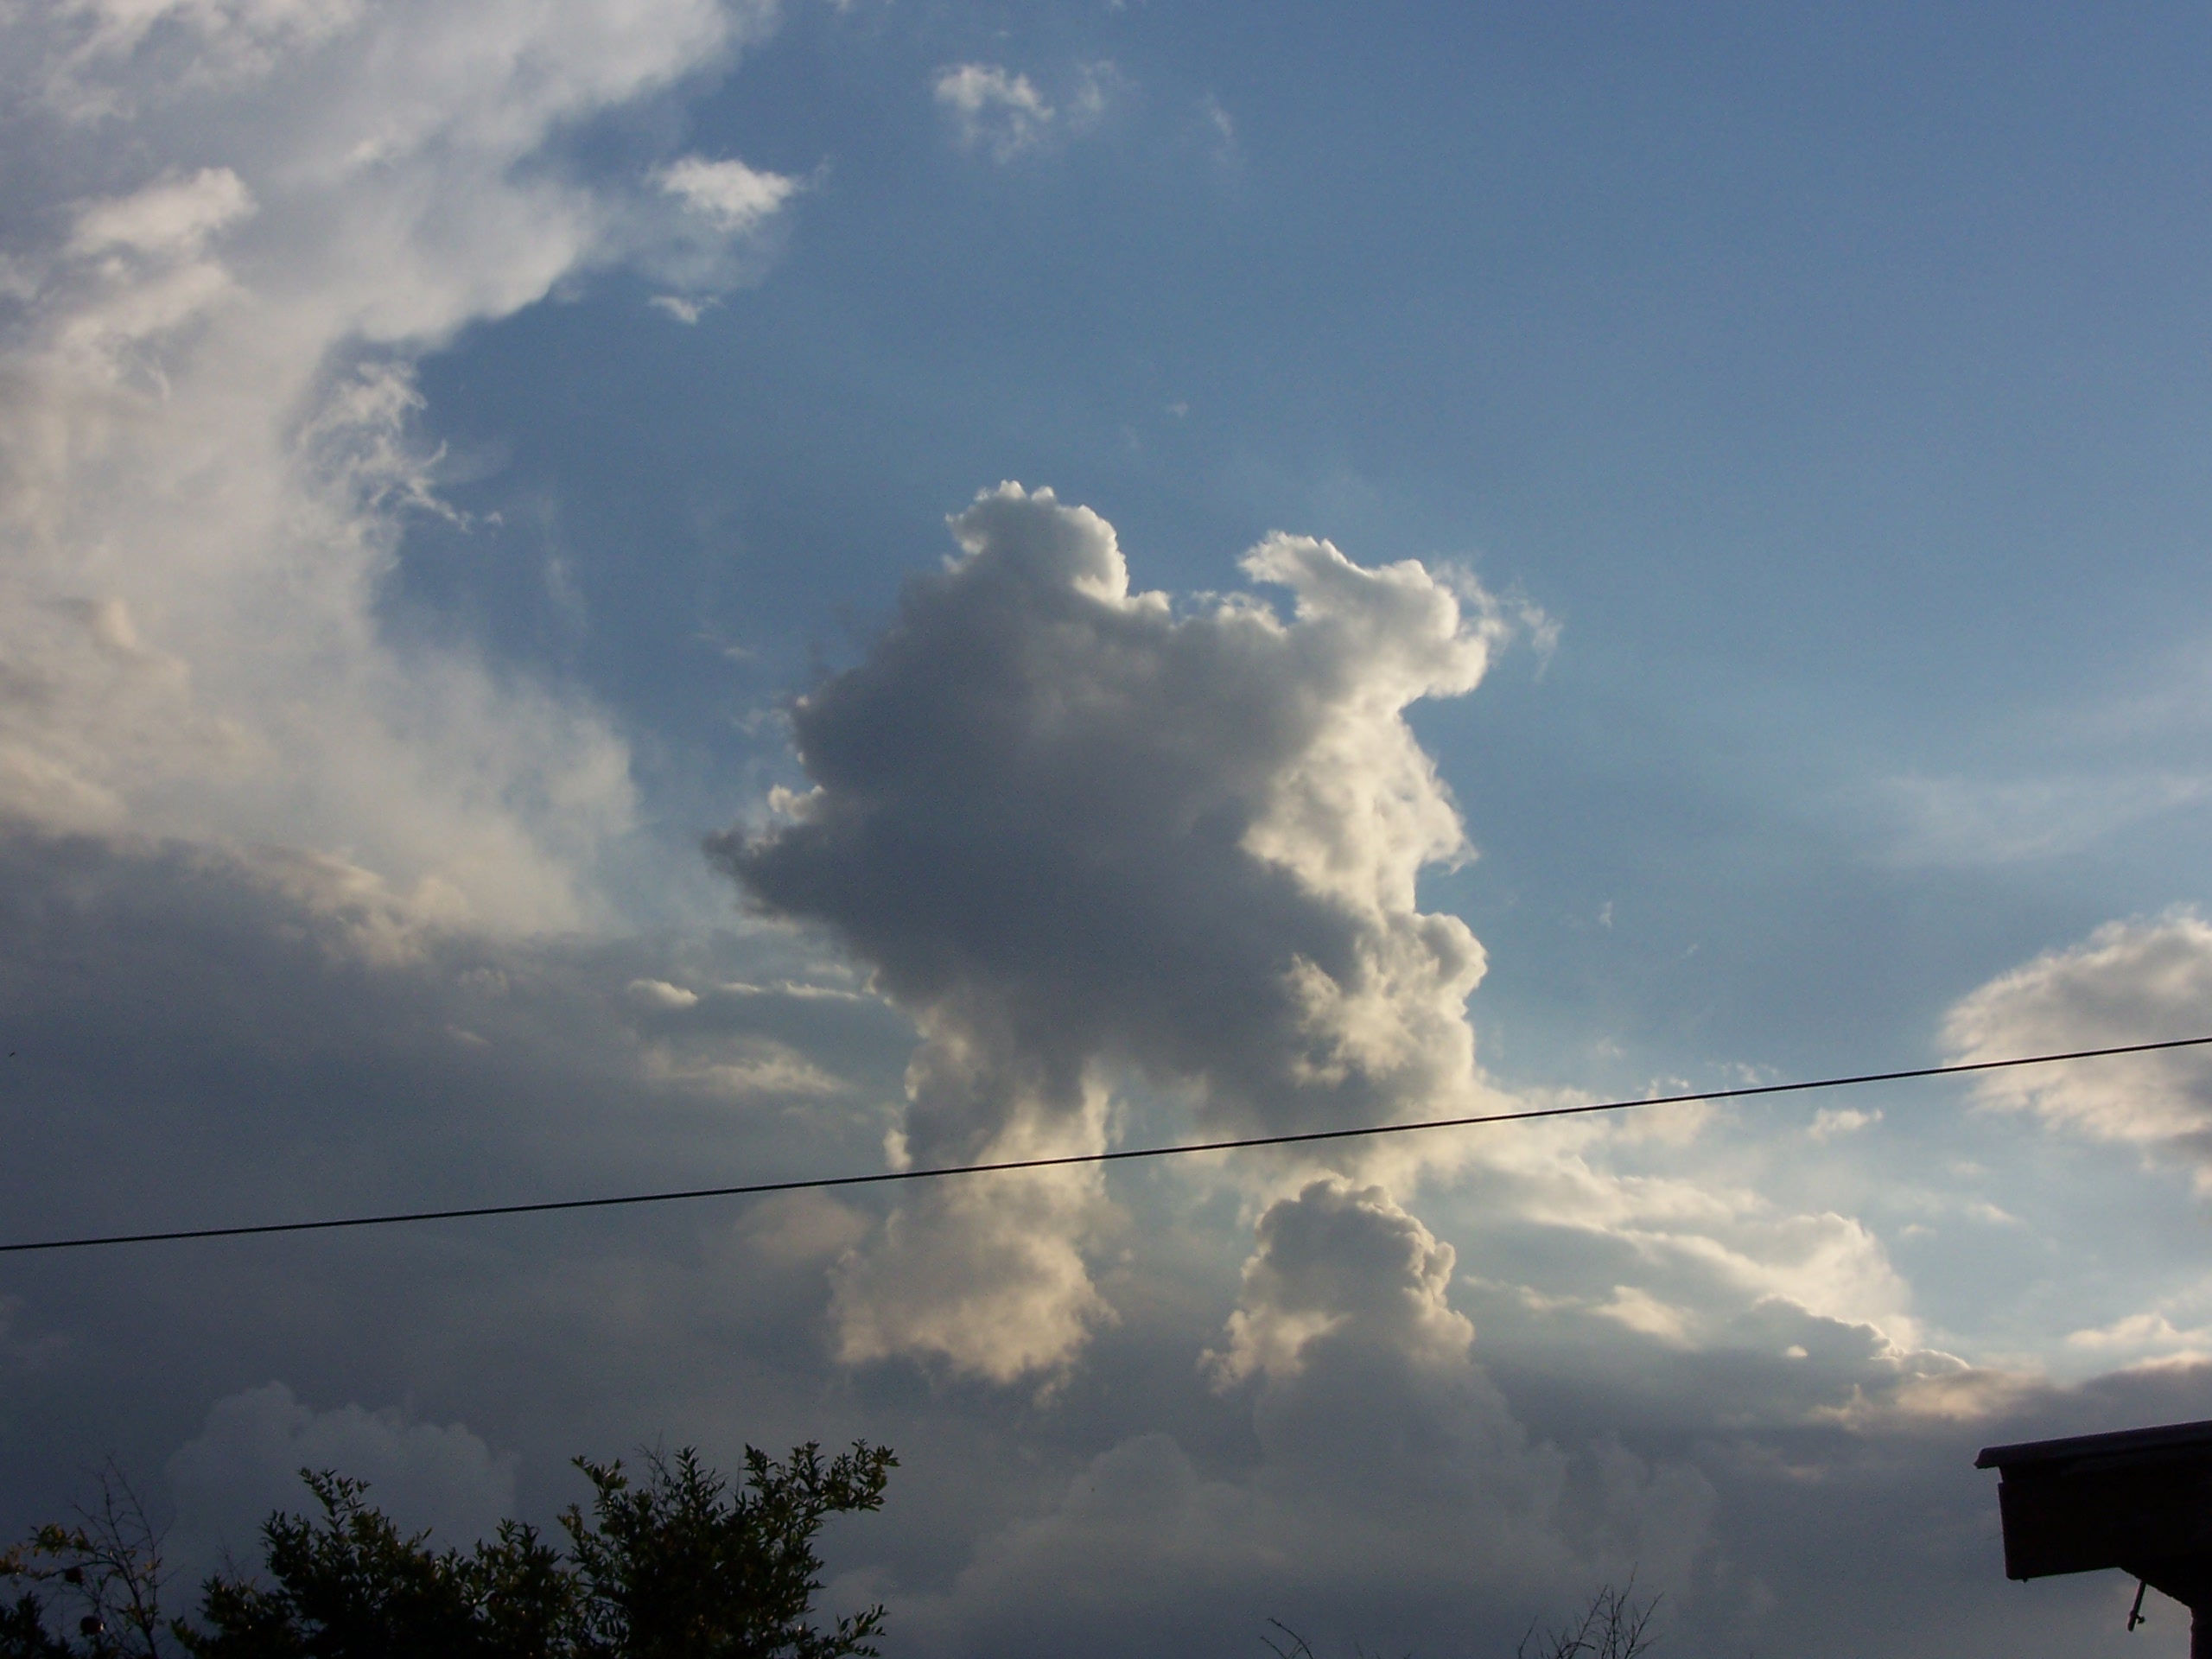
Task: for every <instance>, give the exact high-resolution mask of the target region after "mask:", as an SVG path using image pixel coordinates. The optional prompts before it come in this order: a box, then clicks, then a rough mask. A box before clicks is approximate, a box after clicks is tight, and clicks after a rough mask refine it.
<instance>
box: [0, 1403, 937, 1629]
mask: <svg viewBox="0 0 2212 1659" xmlns="http://www.w3.org/2000/svg"><path fill="white" fill-rule="evenodd" d="M576 1461H577V1466H578V1467H579V1468H581V1469H582V1471H583V1472H584V1474H585V1476H586V1477H587V1478H588V1479H589V1480H590V1482H591V1484H592V1487H593V1498H592V1504H591V1510H590V1512H589V1513H588V1514H587V1513H586V1512H585V1511H584V1510H582V1508H581V1507H572V1508H571V1509H570V1510H569V1511H568V1512H567V1513H566V1514H565V1515H563V1516H562V1517H561V1529H562V1533H563V1545H564V1547H562V1546H556V1545H555V1544H552V1543H550V1542H548V1541H546V1540H545V1539H544V1538H543V1537H541V1536H540V1535H539V1534H538V1533H537V1531H536V1530H535V1529H532V1528H530V1527H527V1526H524V1525H523V1524H522V1523H520V1522H514V1521H507V1522H502V1523H501V1524H500V1527H499V1535H498V1537H497V1538H496V1539H493V1540H490V1541H480V1542H479V1543H478V1544H477V1545H476V1546H475V1548H474V1549H472V1550H470V1551H468V1552H467V1553H466V1554H463V1553H462V1552H461V1551H460V1550H457V1549H451V1548H448V1549H444V1550H433V1549H432V1548H430V1547H429V1535H428V1534H427V1533H412V1534H409V1533H403V1532H401V1531H400V1530H399V1529H397V1527H396V1526H394V1525H393V1524H392V1522H391V1520H390V1519H389V1518H388V1517H387V1516H385V1514H384V1513H383V1512H382V1511H381V1510H378V1509H376V1508H374V1507H373V1506H372V1504H370V1503H369V1502H368V1501H367V1497H366V1493H367V1491H368V1489H367V1487H366V1486H365V1484H363V1483H362V1482H360V1481H358V1480H348V1479H346V1478H344V1477H342V1476H340V1475H336V1474H334V1473H331V1472H329V1471H321V1472H317V1471H311V1470H303V1471H301V1473H302V1478H303V1479H304V1480H305V1481H306V1482H307V1484H308V1491H311V1492H312V1493H313V1494H314V1495H315V1503H316V1505H317V1507H318V1508H319V1510H320V1511H321V1513H320V1514H319V1515H317V1516H312V1517H310V1516H300V1515H283V1514H278V1515H273V1516H270V1518H269V1520H268V1522H267V1523H266V1524H265V1525H264V1527H263V1528H262V1544H263V1556H264V1560H263V1568H264V1570H263V1573H262V1574H260V1575H258V1576H254V1577H241V1576H238V1575H236V1574H218V1575H217V1576H215V1577H214V1578H212V1579H210V1580H208V1581H207V1584H206V1586H204V1587H203V1589H202V1592H201V1596H200V1618H199V1620H198V1621H197V1622H196V1623H187V1622H185V1621H182V1620H172V1621H168V1622H167V1623H164V1622H163V1620H162V1618H161V1615H160V1611H159V1605H158V1599H157V1598H158V1591H159V1585H160V1575H161V1567H160V1552H159V1548H158V1540H156V1538H155V1537H154V1535H153V1534H152V1532H151V1529H149V1528H148V1527H147V1526H146V1525H145V1522H144V1520H143V1509H141V1508H140V1506H139V1505H138V1503H137V1498H136V1495H135V1494H131V1493H130V1491H129V1488H128V1487H127V1486H123V1487H122V1488H121V1490H122V1492H123V1494H124V1497H125V1498H126V1499H127V1502H124V1503H120V1504H118V1502H117V1501H116V1489H117V1487H118V1485H120V1482H119V1480H111V1481H110V1482H108V1483H106V1484H105V1487H104V1491H105V1497H106V1499H107V1501H106V1503H105V1505H104V1509H103V1510H102V1511H101V1513H100V1514H99V1515H88V1516H87V1517H86V1519H87V1521H88V1522H90V1523H91V1524H90V1525H88V1526H86V1527H79V1528H76V1529H65V1528H59V1527H48V1528H44V1529H41V1531H40V1532H39V1533H38V1534H36V1535H35V1536H34V1537H33V1538H32V1539H30V1540H29V1541H27V1542H26V1543H24V1544H23V1545H21V1546H19V1547H18V1548H16V1549H14V1550H11V1551H9V1552H6V1553H5V1554H0V1580H16V1581H17V1582H21V1583H28V1585H29V1588H28V1589H27V1590H24V1591H22V1592H20V1593H18V1594H17V1597H16V1600H15V1601H14V1602H13V1603H7V1602H5V1601H4V1600H0V1659H109V1656H118V1659H120V1656H125V1655H128V1656H132V1659H162V1656H164V1655H166V1654H168V1653H173V1652H178V1651H181V1653H183V1654H185V1655H188V1656H191V1659H393V1656H400V1655H404V1656H408V1659H679V1656H680V1659H863V1656H872V1655H874V1653H875V1651H876V1649H875V1648H874V1646H873V1645H872V1640H873V1638H874V1637H875V1636H876V1635H877V1634H878V1632H879V1631H880V1630H881V1628H882V1624H883V1609H882V1608H880V1607H873V1608H870V1609H868V1611H866V1612H863V1613H859V1614H856V1615H852V1616H849V1617H847V1618H840V1619H839V1620H838V1621H837V1622H836V1624H834V1625H832V1626H830V1627H829V1628H828V1629H817V1628H816V1626H815V1625H814V1624H813V1623H812V1622H811V1614H812V1611H813V1604H814V1597H815V1595H816V1593H817V1592H818V1591H819V1590H820V1589H821V1588H822V1581H821V1577H820V1574H821V1570H822V1562H821V1559H820V1557H819V1556H817V1554H815V1548H814V1545H815V1540H816V1537H817V1535H818V1534H819V1533H820V1531H821V1529H822V1526H823V1522H825V1521H826V1520H827V1519H828V1518H829V1516H833V1515H841V1514H847V1513H850V1512H852V1511H855V1510H875V1509H880V1508H881V1507H882V1503H883V1489H884V1485H885V1483H886V1481H887V1479H888V1478H889V1475H890V1471H891V1470H893V1468H895V1467H896V1466H897V1465H898V1460H897V1459H895V1458H893V1456H892V1455H891V1453H890V1452H888V1451H887V1450H885V1449H884V1448H882V1447H880V1446H869V1445H868V1444H867V1443H866V1442H864V1441H862V1442H858V1443H855V1446H853V1448H852V1449H851V1450H850V1451H849V1452H842V1453H840V1454H839V1455H838V1456H836V1457H835V1458H831V1459H826V1460H825V1459H823V1456H822V1451H821V1448H820V1447H819V1446H814V1445H808V1446H800V1447H798V1448H797V1449H796V1450H795V1451H793V1452H792V1453H791V1456H790V1457H789V1458H788V1459H784V1460H782V1461H778V1460H776V1459H771V1458H769V1457H768V1456H767V1455H766V1453H764V1452H757V1451H754V1450H753V1449H752V1448H750V1447H748V1448H747V1451H746V1477H745V1480H744V1483H743V1484H742V1485H739V1486H732V1485H731V1484H730V1483H728V1481H726V1480H724V1479H723V1478H721V1476H720V1475H718V1474H716V1473H715V1472H714V1471H712V1470H710V1469H708V1468H706V1467H704V1466H703V1465H702V1464H701V1463H700V1461H699V1459H698V1458H697V1456H696V1454H695V1453H693V1452H690V1451H689V1450H686V1451H683V1452H677V1454H676V1455H675V1456H674V1457H672V1458H662V1457H659V1456H658V1455H656V1456H653V1457H651V1458H649V1459H647V1460H646V1465H645V1473H644V1478H642V1479H641V1480H637V1481H633V1480H632V1478H630V1477H629V1476H628V1475H626V1474H625V1473H624V1472H623V1470H622V1466H621V1465H620V1464H619V1463H618V1464H606V1465H601V1464H594V1463H590V1462H587V1461H586V1460H584V1459H581V1458H580V1459H577V1460H576ZM103 1516H105V1521H103ZM126 1545H127V1546H129V1547H128V1548H126V1547H125V1546H126ZM57 1586H59V1590H60V1592H65V1593H60V1594H57ZM48 1598H54V1599H51V1600H49V1599H48ZM72 1598H73V1601H72V1600H71V1599H72ZM76 1603H81V1604H82V1605H83V1606H84V1608H85V1609H86V1611H83V1613H82V1614H81V1616H80V1617H79V1618H77V1620H76V1621H75V1624H72V1623H71V1621H70V1618H69V1617H68V1614H69V1612H70V1611H72V1609H73V1605H74V1604H76Z"/></svg>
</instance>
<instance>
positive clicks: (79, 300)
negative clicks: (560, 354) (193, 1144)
mask: <svg viewBox="0 0 2212 1659" xmlns="http://www.w3.org/2000/svg"><path fill="white" fill-rule="evenodd" d="M770 16H771V13H770V9H769V8H768V7H767V6H766V5H765V4H754V3H747V0H738V3H721V0H645V3H642V4H628V3H624V4H615V3H612V0H579V3H575V4H568V5H563V6H558V7H550V8H549V7H543V6H537V5H533V4H530V3H526V0H488V3H486V4H483V5H474V6H470V7H467V8H466V9H461V10H456V9H454V8H450V7H446V6H441V5H435V4H430V3H427V0H411V3H399V4H393V5H380V6H374V7H371V6H363V5H358V4H353V3H346V0H301V3H287V4H278V3H269V0H171V3H163V0H153V3H143V0H132V3H124V0H97V3H87V4H83V5H71V6H61V7H33V8H14V9H11V10H9V11H8V12H7V13H6V14H5V16H4V17H0V63H4V64H5V65H6V66H7V68H6V69H5V71H4V72H0V77H3V78H4V90H5V93H6V95H7V96H8V98H9V101H10V107H11V109H12V110H14V111H16V118H14V119H13V120H11V122H10V126H9V129H8V133H7V135H6V137H5V138H4V140H0V143H4V145H5V146H6V150H5V153H4V154H0V162H12V163H15V164H14V165H10V166H9V167H7V168H5V170H6V171H7V172H8V173H9V175H10V176H11V177H12V178H13V179H14V180H16V183H15V184H14V185H13V186H12V187H11V188H12V189H13V190H14V191H15V192H16V194H15V195H14V196H13V197H11V199H10V219H11V221H12V222H13V223H15V224H16V226H19V227H22V228H21V229H20V230H19V232H18V234H17V238H16V239H15V242H14V245H13V246H12V247H11V248H10V263H9V270H10V289H11V293H12V296H13V297H12V299H11V302H10V305H9V307H8V308H7V311H6V314H5V316H4V318H0V449H4V451H5V453H6V454H8V456H9V457H10V461H9V465H8V467H7V470H6V473H5V474H4V477H0V660H3V661H4V662H5V664H6V665H7V666H6V671H5V674H4V676H0V816H5V817H11V818H14V819H17V820H27V821H29V822H31V823H37V824H39V825H41V826H43V827H45V828H46V829H51V830H61V831H87V830H89V831H96V832H100V833H117V832H119V831H122V830H124V829H130V830H131V831H135V832H138V833H144V834H153V835H166V836H184V837H188V838H193V839H199V840H203V841H209V842H230V843H234V844H245V843H255V844H271V843H273V844H277V845H280V846H283V847H287V848H290V849H294V850H296V851H301V852H307V853H313V854H316V855H336V856H343V857H345V858H346V859H347V860H348V861H351V862H353V863H354V864H356V865H358V866H359V867H361V868H364V869H366V870H369V871H371V872H373V873H374V874H376V875H378V877H380V878H382V879H385V880H389V881H391V882H392V883H394V884H396V885H397V887H401V888H413V887H417V886H419V885H421V884H423V883H426V882H427V883H432V884H435V885H437V886H438V887H440V888H441V889H442V891H443V892H444V893H446V895H447V896H448V899H449V900H450V901H451V904H450V909H451V911H452V913H453V914H454V915H457V916H463V917H467V918H474V919H475V920H478V921H480V922H483V923H485V924H487V925H499V926H503V927H509V928H524V929H532V928H546V927H566V926H574V925H578V924H580V923H588V922H589V921H591V920H593V919H594V918H595V917H596V916H597V915H598V914H600V913H601V910H602V909H603V906H601V905H600V904H599V902H598V900H597V899H595V896H594V874H595V872H596V870H597V869H598V868H599V866H600V865H601V861H603V860H604V859H605V857H606V856H607V855H608V854H609V852H610V849H613V848H614V847H615V846H617V845H618V844H619V843H620V841H621V839H622V837H623V836H625V835H626V832H627V829H628V826H629V825H630V823H631V822H632V785H631V782H630V778H629V767H628V755H627V750H626V744H625V743H624V741H623V740H622V738H621V737H620V734H617V733H616V732H615V731H614V730H613V728H612V727H611V725H610V723H609V722H608V721H607V720H606V718H605V717H604V716H603V715H601V714H600V713H599V712H598V711H597V710H595V709H593V708H592V707H591V706H590V705H589V704H588V702H586V701H584V700H583V699H582V698H581V697H578V696H575V695H573V694H572V693H569V692H567V691H564V690H561V689H559V688H557V687H555V686H550V685H548V684H545V683H537V682H534V681H532V680H531V679H529V678H527V677H523V676H520V675H516V674H512V673H506V672H498V671H493V670H492V669H491V668H490V667H488V666H487V665H486V664H484V663H483V662H481V661H480V660H479V659H478V658H476V657H475V656H474V654H473V653H472V652H469V651H468V650H467V649H466V648H465V647H461V646H454V645H413V646H410V647H406V648H402V647H400V646H398V645H395V644H393V643H392V642H391V640H390V639H387V638H386V637H385V635H384V633H383V632H381V631H380V629H379V626H378V620H377V610H376V607H377V602H378V595H379V593H380V591H381V588H382V586H383V583H384V581H385V577H386V575H388V573H389V571H390V569H391V566H392V563H393V562H394V559H395V557H396V556H397V546H398V543H399V538H400V537H401V535H402V533H403V531H404V526H405V524H406V522H407V517H408V515H409V514H410V513H413V512H425V511H427V512H440V511H442V508H441V506H440V505H439V504H438V502H437V499H436V496H435V490H434V488H433V487H432V483H431V476H430V475H431V471H432V468H433V467H434V464H435V457H434V456H433V455H431V454H429V453H427V452H426V451H425V449H424V447H423V445H422V444H421V442H419V441H418V440H417V439H416V436H415V435H414V432H415V423H416V416H417V415H418V412H419V410H420V407H421V398H420V395H419V393H418V392H417V391H416V389H415V384H414V378H413V365H414V364H415V362H416V360H417V359H418V358H419V357H420V355H421V354H422V353H423V352H424V351H426V350H430V349H435V347H437V346H439V345H441V344H442V343H443V342H445V341H446V340H450V339H451V338H452V337H453V335H454V334H455V333H456V331H458V330H460V329H461V328H463V327H467V325H469V324H471V323H473V322H478V321H486V320H490V319H496V318H499V317H501V316H504V315H508V314H510V313H512V312H513V311H514V310H515V309H517V308H518V307H521V306H524V305H527V304H530V303H531V302H534V301H536V300H538V299H540V298H542V297H543V296H545V295H546V294H547V293H548V292H549V291H550V289H551V288H552V287H553V285H554V284H555V283H558V282H560V281H562V280H563V279H564V278H567V277H571V276H572V275H574V274H575V273H578V272H582V271H588V270H592V269H594V268H597V267H600V266H604V265H607V264H611V263H614V262H617V261H623V260H627V261H631V262H632V263H635V264H640V265H642V266H644V267H645V268H647V269H648V270H652V271H653V272H654V273H655V274H657V275H658V276H659V277H662V279H663V280H664V281H667V282H670V283H672V284H674V285H675V286H676V287H677V289H679V290H680V291H679V297H681V298H683V299H684V300H685V302H687V303H693V304H697V303H704V302H705V300H706V298H708V297H711V294H712V292H714V291H715V290H716V289H717V288H718V286H719V285H721V284H724V283H727V282H728V281H731V280H734V277H736V276H737V275H738V274H740V264H741V262H740V260H739V252H740V251H741V249H742V248H743V247H744V246H745V245H747V238H751V237H753V236H755V235H757V233H758V232H760V229H761V227H762V226H766V225H767V224H769V223H770V222H772V219H773V218H774V216H775V214H776V213H777V212H778V211H779V208H780V207H782V205H783V204H784V202H785V200H787V199H788V197H789V196H790V194H791V191H792V190H793V189H794V188H796V187H795V185H794V184H793V181H790V180H788V179H785V178H782V177H780V176H779V175H773V174H770V173H764V172H760V171H756V170H754V169H753V168H748V167H747V166H746V165H745V164H744V163H743V162H738V161H734V160H710V159H708V158H705V157H701V156H685V157H680V158H678V159H677V160H675V161H673V162H670V163H669V164H667V165H666V166H665V167H664V168H660V169H658V171H657V172H655V173H654V174H652V178H651V180H650V181H646V180H632V181H629V182H627V183H626V184H621V185H618V186H612V187H603V186H600V185H595V184H592V183H588V182H586V181H583V180H582V179H581V178H580V177H578V176H577V175H576V173H575V168H572V167H571V166H569V164H568V163H567V162H565V161H564V160H563V156H562V154H561V146H562V144H563V134H564V133H566V132H568V131H569V130H573V129H574V128H575V126H576V125H577V124H579V123H581V122H584V121H587V120H588V119H589V118H592V117H594V115H597V114H600V113H601V112H604V111H609V110H613V109H616V108H620V107H622V106H625V105H632V104H635V103H637V102H638V101H639V100H642V99H651V98H653V97H657V96H661V95H664V94H665V93H667V92H669V91H670V89H671V88H673V87H674V86H676V85H677V83H678V82H679V81H680V80H683V79H686V78H689V77H693V76H696V75H697V74H698V73H700V72H701V71H702V69H710V68H713V67H717V66H719V65H722V64H726V63H727V62H728V61H729V60H730V59H731V58H732V56H733V55H734V54H735V53H736V51H737V50H738V49H739V48H741V46H742V45H743V44H744V43H745V42H746V41H748V40H750V39H752V38H753V37H755V36H757V35H759V34H760V33H761V32H762V31H763V30H764V29H765V28H766V25H767V23H768V22H769V20H770ZM33 158H35V165H34V164H33ZM37 227H44V228H43V229H40V228H37Z"/></svg>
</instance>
